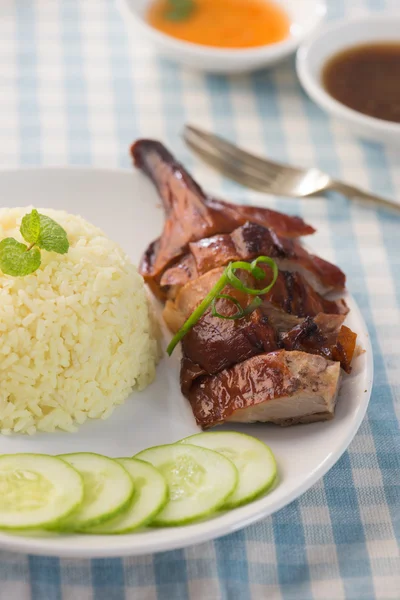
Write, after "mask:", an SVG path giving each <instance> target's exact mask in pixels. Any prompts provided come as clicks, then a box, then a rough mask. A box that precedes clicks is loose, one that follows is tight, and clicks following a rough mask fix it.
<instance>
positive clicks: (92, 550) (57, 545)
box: [0, 166, 374, 558]
mask: <svg viewBox="0 0 400 600" xmlns="http://www.w3.org/2000/svg"><path fill="white" fill-rule="evenodd" d="M37 171H40V172H42V173H43V174H44V175H45V173H46V172H47V171H50V172H52V173H53V174H54V173H55V172H57V171H59V172H60V173H63V174H64V175H65V173H66V172H70V171H72V172H75V173H78V172H79V173H80V174H82V173H85V172H87V173H88V174H89V175H93V174H96V173H97V172H100V173H104V172H107V173H112V174H116V175H123V176H127V175H128V176H129V175H130V176H131V175H132V171H131V170H129V169H123V168H118V167H105V168H101V167H87V166H49V167H34V166H33V167H30V166H29V167H23V168H20V167H14V168H13V167H12V168H8V169H0V177H1V176H3V175H7V174H13V175H15V174H16V173H20V174H21V175H23V174H24V172H26V173H28V172H29V173H32V172H37ZM345 299H346V301H347V302H348V303H349V305H350V307H351V311H352V313H353V314H355V315H356V317H357V319H358V320H359V322H360V325H361V326H362V329H363V331H362V332H358V333H362V334H363V338H364V342H363V343H364V346H365V347H364V350H365V356H366V363H365V369H364V370H365V373H366V376H367V390H366V393H365V395H364V396H363V401H362V402H361V403H360V405H359V406H358V408H357V412H356V416H355V418H354V420H353V425H352V428H351V429H349V431H348V432H347V435H346V438H345V439H344V441H343V442H342V444H341V446H340V448H339V449H337V451H336V452H331V453H330V454H329V456H328V457H327V458H326V459H325V460H324V461H323V463H322V464H321V465H320V466H319V468H317V469H315V470H314V471H312V472H311V473H310V475H309V476H307V477H306V478H305V479H304V481H303V483H302V484H301V485H299V486H298V487H297V488H296V490H294V491H293V492H292V493H291V494H288V495H287V496H285V497H284V498H282V499H281V500H278V501H275V502H273V503H269V505H268V506H265V504H266V502H265V499H266V498H268V496H266V497H265V498H260V499H258V500H256V501H254V502H252V503H250V504H248V505H246V506H243V507H240V508H239V509H236V510H233V511H230V512H227V513H224V514H222V515H219V516H217V517H215V518H212V519H209V520H206V521H203V522H201V523H197V524H193V525H188V526H185V527H177V528H166V529H160V530H159V531H160V532H162V531H168V532H169V533H172V532H174V537H173V536H172V535H170V536H164V539H163V540H162V541H153V540H151V541H149V542H147V543H146V544H142V545H140V547H139V545H138V544H136V546H135V547H133V546H132V543H131V539H132V537H131V536H129V537H127V536H123V535H121V536H102V537H101V538H100V537H97V536H87V538H86V539H87V540H92V544H88V545H87V546H86V547H85V546H84V545H82V544H81V545H80V546H81V547H79V546H78V545H77V546H69V545H65V544H64V540H65V539H69V538H68V537H63V536H51V537H33V536H29V535H26V536H22V535H13V534H11V535H10V534H7V533H5V532H4V533H3V532H0V548H2V549H4V550H9V551H14V552H21V553H30V554H35V555H42V556H58V557H65V558H101V557H123V556H141V555H144V554H151V553H157V552H163V551H167V550H175V549H178V548H184V547H187V546H190V545H194V544H200V543H203V542H207V541H210V540H213V539H216V538H219V537H222V536H225V535H229V534H231V533H234V532H235V531H238V530H240V529H243V528H244V527H247V526H249V525H251V524H253V523H256V522H257V521H260V520H262V519H263V518H265V517H268V516H270V515H272V514H273V513H275V512H276V511H278V510H280V509H281V508H283V507H285V506H287V505H288V504H290V503H291V502H293V501H294V500H296V499H297V498H298V497H299V496H301V495H302V494H304V493H305V492H306V491H307V490H309V489H310V488H311V487H312V486H313V485H314V484H315V483H316V482H317V481H319V480H320V479H321V478H322V477H323V476H324V475H325V474H326V473H327V472H328V471H329V470H330V469H331V468H332V467H333V466H334V464H335V463H336V462H337V461H338V460H339V459H340V457H341V456H342V455H343V454H344V452H345V451H346V450H347V448H348V446H349V444H350V443H351V441H352V440H353V438H354V436H355V435H356V433H357V431H358V429H359V427H360V425H361V423H362V421H363V419H364V416H365V414H366V411H367V408H368V404H369V401H370V397H371V393H372V384H373V372H374V366H373V352H372V346H371V342H370V336H369V334H368V329H367V326H366V324H365V321H364V319H363V317H362V314H361V312H360V309H359V307H358V305H357V303H356V301H355V299H354V298H353V297H352V296H351V295H350V294H347V295H346V296H345ZM238 511H240V513H243V516H242V517H241V518H235V515H237V514H238ZM193 529H195V531H193ZM137 535H139V534H137ZM132 536H135V534H132ZM79 539H82V536H79ZM100 539H101V540H102V541H103V542H105V541H106V540H108V542H107V543H105V544H104V547H103V546H102V545H101V544H99V543H97V544H96V540H97V542H99V541H100Z"/></svg>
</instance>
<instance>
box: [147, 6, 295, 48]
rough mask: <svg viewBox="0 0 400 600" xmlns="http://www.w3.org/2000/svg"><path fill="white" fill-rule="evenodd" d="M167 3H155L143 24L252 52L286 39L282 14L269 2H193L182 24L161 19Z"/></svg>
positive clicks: (286, 20)
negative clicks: (191, 8)
mask: <svg viewBox="0 0 400 600" xmlns="http://www.w3.org/2000/svg"><path fill="white" fill-rule="evenodd" d="M167 10H168V0H155V2H153V4H152V5H151V6H150V8H149V10H148V13H147V20H148V22H149V23H150V25H152V26H153V27H155V28H156V29H158V30H160V31H162V32H163V33H166V34H168V35H170V36H172V37H175V38H178V39H180V40H184V41H186V42H192V43H194V44H201V45H203V46H214V47H220V48H252V47H256V46H265V45H267V44H274V43H276V42H280V41H282V40H283V39H285V38H286V37H288V35H289V31H290V20H289V17H288V15H287V14H286V12H285V11H284V10H283V9H282V8H281V7H280V6H279V5H278V4H275V3H274V2H270V1H269V0H196V8H195V10H194V11H193V13H192V14H191V15H190V16H189V17H188V18H187V19H185V20H183V21H171V20H169V19H168V18H167V17H166V16H165V15H166V11H167Z"/></svg>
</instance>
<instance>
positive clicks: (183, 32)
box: [119, 0, 326, 73]
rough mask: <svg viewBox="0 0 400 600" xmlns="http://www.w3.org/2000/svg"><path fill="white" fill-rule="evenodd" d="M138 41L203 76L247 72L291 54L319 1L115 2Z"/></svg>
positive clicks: (313, 23) (312, 24) (319, 9)
mask: <svg viewBox="0 0 400 600" xmlns="http://www.w3.org/2000/svg"><path fill="white" fill-rule="evenodd" d="M119 7H120V9H121V12H122V14H123V16H124V17H125V18H126V19H127V20H128V21H129V22H130V23H131V24H132V26H133V27H134V30H135V31H134V33H135V35H140V36H141V42H140V43H143V40H144V39H145V40H147V41H148V42H149V43H151V44H152V46H153V47H154V48H155V49H156V50H157V51H158V52H159V53H160V54H161V55H162V56H164V57H167V58H170V59H173V60H175V61H177V62H179V63H181V64H184V65H185V66H188V67H191V68H194V69H199V70H203V71H208V72H220V73H234V72H245V71H253V70H256V69H260V68H264V67H267V66H269V65H273V64H275V63H277V62H278V61H280V60H282V59H283V58H285V57H287V56H289V55H290V54H292V53H293V52H294V51H295V50H296V48H297V47H298V46H299V44H300V43H301V42H302V41H303V39H304V38H305V37H306V36H308V35H309V34H310V33H312V32H313V31H314V30H315V29H316V28H317V26H318V25H319V24H320V22H321V20H322V19H323V18H324V15H325V12H326V5H325V0H119Z"/></svg>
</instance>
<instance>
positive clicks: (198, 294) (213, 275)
mask: <svg viewBox="0 0 400 600" xmlns="http://www.w3.org/2000/svg"><path fill="white" fill-rule="evenodd" d="M260 266H261V268H263V270H264V271H265V272H266V281H270V280H271V278H272V272H271V269H269V267H267V266H263V265H260ZM223 270H224V269H223V267H219V268H216V269H212V270H211V271H208V272H207V273H205V274H204V275H201V276H200V277H198V278H197V279H193V280H191V281H190V282H189V283H187V284H186V285H184V286H183V287H182V288H181V289H180V290H179V292H178V293H177V295H176V298H175V300H167V302H166V304H165V308H164V312H163V317H164V321H165V322H166V324H167V326H168V327H169V329H170V330H171V331H172V332H173V333H176V332H177V331H178V329H179V328H180V327H182V325H183V323H184V322H185V321H186V319H187V318H188V317H189V316H190V315H191V314H192V312H193V311H194V309H195V308H196V306H198V304H200V302H201V301H202V300H203V298H205V296H206V295H207V294H208V292H209V291H210V290H211V288H212V287H213V286H214V285H215V284H216V283H217V281H218V280H219V278H220V277H221V275H222V273H223ZM249 283H250V285H254V281H251V282H249ZM256 285H257V282H256ZM258 285H263V281H260V282H259V283H258ZM262 299H263V300H264V301H265V302H267V303H271V304H273V305H274V306H275V307H277V308H280V309H281V310H284V311H285V312H286V313H288V314H290V315H295V316H297V317H315V316H316V315H318V314H319V313H326V314H332V315H337V314H339V315H340V314H343V315H344V314H347V313H348V308H347V306H346V303H345V302H344V300H341V299H340V300H328V299H327V298H324V297H323V296H321V295H320V294H318V292H316V291H315V290H314V289H313V288H312V287H311V286H310V285H309V284H308V283H307V282H306V281H305V279H304V278H303V276H302V275H300V273H290V272H287V271H280V272H279V274H278V279H277V281H276V283H275V285H274V287H273V288H272V290H271V291H270V292H269V293H268V294H265V295H264V296H262Z"/></svg>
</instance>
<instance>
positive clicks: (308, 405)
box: [181, 350, 340, 429]
mask: <svg viewBox="0 0 400 600" xmlns="http://www.w3.org/2000/svg"><path fill="white" fill-rule="evenodd" d="M191 369H192V370H194V371H195V370H196V367H195V366H193V365H191V363H190V361H189V360H187V359H186V364H185V360H184V361H183V365H182V371H181V384H182V389H183V391H184V393H185V395H187V397H188V399H189V402H190V404H191V406H192V410H193V413H194V416H195V418H196V421H197V424H198V425H200V426H201V427H202V428H203V429H207V428H209V427H214V426H215V425H219V424H222V423H225V422H241V423H254V422H257V421H261V422H271V423H276V424H277V425H282V426H288V425H294V424H295V423H312V422H315V421H325V420H328V419H332V418H333V416H334V410H335V404H336V398H337V394H338V390H339V382H340V365H339V363H338V362H332V361H330V360H327V359H326V358H324V357H322V356H315V355H312V354H307V353H305V352H298V351H294V352H287V351H286V350H280V351H278V352H271V353H269V354H259V355H257V356H253V357H252V358H250V359H248V360H246V361H244V362H241V363H240V364H237V365H235V366H234V367H232V368H230V369H226V370H224V371H221V372H220V373H218V374H217V375H213V376H201V377H198V378H197V379H195V380H194V382H193V383H192V385H190V386H186V387H185V376H186V374H187V373H188V372H190V371H191ZM191 381H193V380H192V379H191Z"/></svg>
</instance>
